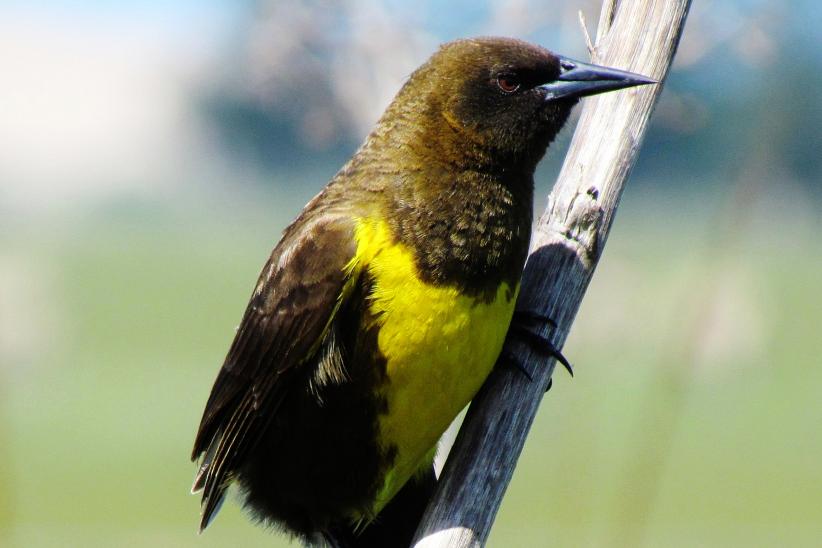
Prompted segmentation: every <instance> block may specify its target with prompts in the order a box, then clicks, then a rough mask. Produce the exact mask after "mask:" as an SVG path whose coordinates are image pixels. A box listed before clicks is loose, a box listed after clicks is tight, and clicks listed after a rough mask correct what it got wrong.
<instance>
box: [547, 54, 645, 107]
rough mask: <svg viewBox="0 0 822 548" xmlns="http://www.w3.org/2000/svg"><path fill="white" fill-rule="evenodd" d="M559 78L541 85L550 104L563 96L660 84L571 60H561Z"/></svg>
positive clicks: (624, 72) (642, 77)
mask: <svg viewBox="0 0 822 548" xmlns="http://www.w3.org/2000/svg"><path fill="white" fill-rule="evenodd" d="M559 65H560V71H561V72H560V73H559V77H558V78H557V79H556V80H555V81H553V82H550V83H548V84H545V85H543V86H540V87H541V88H542V89H544V90H545V91H546V92H547V94H546V96H545V100H546V101H553V100H554V99H560V98H563V97H586V96H588V95H596V94H597V93H603V92H605V91H613V90H615V89H622V88H629V87H632V86H644V85H646V84H657V83H658V82H657V81H656V80H653V79H651V78H648V77H645V76H641V75H639V74H634V73H633V72H627V71H624V70H617V69H613V68H609V67H601V66H599V65H589V64H588V63H582V62H580V61H574V60H572V59H568V58H567V57H560V58H559Z"/></svg>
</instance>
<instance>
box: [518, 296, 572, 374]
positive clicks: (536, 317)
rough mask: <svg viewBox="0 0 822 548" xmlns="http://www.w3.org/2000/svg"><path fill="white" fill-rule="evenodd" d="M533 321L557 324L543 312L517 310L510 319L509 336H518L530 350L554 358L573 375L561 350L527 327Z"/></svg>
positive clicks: (554, 325)
mask: <svg viewBox="0 0 822 548" xmlns="http://www.w3.org/2000/svg"><path fill="white" fill-rule="evenodd" d="M535 322H543V323H547V324H549V325H551V326H553V327H556V325H557V324H556V322H555V321H554V320H552V319H551V318H549V317H548V316H545V315H544V314H540V313H539V312H534V311H533V310H517V311H515V312H514V317H513V318H512V319H511V326H510V327H509V328H508V335H509V336H510V337H519V338H520V340H521V341H523V342H525V343H527V344H528V345H529V346H530V347H531V349H532V350H535V351H537V352H539V353H541V354H543V355H547V356H551V357H553V358H555V359H556V360H557V361H558V362H559V363H561V364H562V366H563V367H565V370H566V371H568V373H569V374H570V375H571V376H572V377H573V376H574V368H573V367H572V366H571V363H570V362H569V361H568V360H567V359H566V358H565V356H563V355H562V352H560V351H559V350H558V349H557V348H556V347H555V346H554V345H553V344H552V343H551V341H550V340H548V338H546V337H544V336H543V335H540V334H539V333H537V332H535V331H532V330H531V329H530V328H529V326H528V324H534V323H535ZM520 368H521V366H520Z"/></svg>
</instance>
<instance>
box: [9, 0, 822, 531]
mask: <svg viewBox="0 0 822 548" xmlns="http://www.w3.org/2000/svg"><path fill="white" fill-rule="evenodd" d="M579 9H582V10H584V11H585V13H586V15H587V17H588V20H589V21H590V25H591V26H592V27H593V26H595V25H594V23H595V21H596V15H597V14H598V2H593V1H580V2H573V3H571V2H544V1H543V2H537V1H530V0H496V1H487V2H463V1H460V2H453V3H449V4H448V6H446V7H443V6H442V5H439V4H437V3H435V2H433V1H428V0H423V1H421V2H420V1H418V2H409V1H407V0H393V1H389V2H376V1H369V0H349V1H345V2H335V3H329V2H320V1H315V2H286V1H279V2H278V1H273V0H271V1H264V0H263V1H256V2H252V1H246V2H228V1H221V2H205V3H200V2H193V1H191V0H188V1H182V2H175V3H162V2H157V1H148V2H136V1H133V0H128V1H124V2H119V3H112V2H104V1H102V0H98V1H87V2H80V3H68V2H60V1H57V0H52V1H47V2H39V3H24V2H18V1H10V2H5V3H3V4H2V6H0V59H2V61H3V62H2V63H0V66H3V67H4V68H3V70H2V74H0V82H2V86H0V546H4V547H6V546H10V547H37V546H200V547H206V546H285V545H287V544H288V541H287V539H286V538H285V537H283V536H282V535H279V534H277V533H274V532H271V531H266V530H263V529H261V528H259V527H254V526H252V525H251V524H250V523H249V522H248V520H247V519H246V518H245V516H244V515H243V514H242V512H241V511H240V510H239V508H238V506H237V504H236V503H235V502H234V501H230V502H228V503H227V504H226V505H225V506H224V508H223V510H222V511H221V513H220V515H219V517H218V519H217V520H216V521H215V522H214V524H213V525H212V526H211V527H210V528H209V529H208V530H207V532H206V533H205V534H203V535H202V536H198V535H197V534H196V528H197V522H198V514H199V504H198V500H197V499H196V498H195V497H192V496H190V495H189V494H188V489H189V487H190V482H191V479H192V477H193V473H194V471H195V467H194V465H193V464H191V463H190V462H189V461H188V454H189V451H190V449H191V444H192V441H193V436H194V432H195V429H196V427H197V424H198V420H199V416H200V413H201V411H202V406H203V405H204V402H205V399H206V397H207V394H208V391H209V389H210V385H211V382H212V381H213V378H214V375H215V374H216V371H217V369H218V368H219V366H220V363H221V360H222V358H223V356H224V353H225V351H226V350H227V348H228V345H229V344H230V341H231V338H232V336H233V332H234V328H235V326H236V325H237V322H238V321H239V318H240V314H241V313H242V310H243V308H244V306H245V303H246V300H247V298H248V296H249V294H250V292H251V289H252V286H253V283H254V281H255V279H256V276H257V273H258V271H259V268H260V267H261V266H262V264H263V262H264V260H265V258H266V256H267V254H268V252H269V250H270V248H271V247H272V246H273V244H274V243H275V242H276V240H277V239H278V235H279V233H280V231H281V230H282V228H283V227H284V226H285V224H286V223H287V222H288V221H289V220H290V219H291V218H293V216H294V215H296V213H297V212H298V211H299V209H300V207H301V206H302V205H303V204H304V203H305V202H306V201H307V200H308V199H309V198H310V197H311V196H312V195H313V194H314V193H316V192H317V191H318V190H319V189H320V188H321V187H322V185H323V184H324V183H325V182H326V181H327V180H328V178H329V177H330V176H331V175H332V174H333V173H334V171H335V170H336V169H337V168H338V167H339V166H340V164H341V163H342V162H343V161H344V160H345V158H347V157H348V156H349V155H350V154H351V153H352V152H353V150H354V149H355V148H356V146H357V144H358V142H359V141H360V140H361V139H362V137H363V136H364V134H365V132H366V131H367V130H368V128H369V127H370V126H371V125H372V124H373V122H374V120H375V119H376V117H377V116H378V115H379V113H380V112H381V110H382V109H383V108H384V106H385V105H386V103H387V102H388V101H389V100H390V98H391V96H392V95H393V93H394V92H395V91H396V89H397V88H398V86H399V85H400V84H401V82H402V80H403V78H404V77H406V76H407V75H408V74H409V73H410V72H411V71H412V70H413V69H414V68H415V67H416V66H417V65H418V64H419V63H421V62H422V61H423V60H424V59H425V58H426V57H427V56H428V55H430V53H431V52H432V51H433V50H434V49H435V48H436V45H437V44H438V43H440V42H442V41H446V40H449V39H452V38H456V37H460V36H471V35H479V34H499V35H510V36H517V37H520V38H524V39H528V40H531V41H534V42H538V43H541V44H544V45H546V46H548V47H551V48H553V49H556V50H557V51H561V52H563V53H565V54H568V55H571V56H576V57H579V58H582V57H584V56H585V51H584V40H583V38H582V33H581V31H580V29H579V25H578V22H577V14H576V12H577V10H579ZM821 18H822V8H820V7H819V5H818V4H816V3H814V2H811V1H810V0H802V1H797V2H792V3H790V5H788V4H787V3H784V2H777V1H767V0H733V1H728V2H723V3H721V4H719V3H706V2H695V3H694V7H693V11H692V14H691V18H690V20H689V22H688V28H687V31H686V34H685V37H684V39H683V42H682V44H681V48H680V53H679V56H678V59H677V62H676V64H675V67H674V72H673V74H672V76H671V78H670V80H669V82H668V84H667V86H666V89H665V92H664V95H663V98H662V100H661V102H660V104H659V107H658V109H657V112H656V113H655V117H654V121H653V128H652V130H651V132H650V133H649V135H648V138H647V139H646V143H645V146H644V148H643V151H642V155H641V158H640V162H639V164H638V165H637V167H636V169H635V170H634V173H633V176H632V180H631V181H630V184H629V186H628V190H627V192H626V195H625V197H624V200H623V204H622V206H621V209H620V212H619V215H618V217H617V222H616V224H615V226H614V230H613V232H612V236H611V238H610V241H609V244H608V248H607V251H606V253H605V255H604V257H603V260H602V262H601V264H600V267H599V270H598V272H597V274H596V276H595V278H594V281H593V283H592V285H591V287H590V290H589V293H588V295H587V297H586V300H585V302H584V303H583V307H582V309H581V311H580V314H579V316H578V318H577V321H576V323H575V325H574V328H573V331H572V334H571V338H570V340H569V341H568V344H567V345H566V348H565V354H566V355H568V356H569V357H570V358H571V359H572V361H573V362H574V364H575V366H576V370H577V376H576V378H575V379H573V380H569V379H568V378H567V376H565V375H562V374H558V375H557V378H556V379H555V383H554V388H553V390H552V391H551V392H550V393H549V395H548V396H547V397H546V398H545V400H544V402H543V405H542V408H541V411H540V414H539V416H538V418H537V422H536V423H535V425H534V428H533V430H532V432H531V436H530V438H529V441H528V443H527V445H526V448H525V451H524V453H523V456H522V458H521V460H520V463H519V466H518V468H517V471H516V473H515V476H514V480H513V482H512V484H511V486H510V488H509V490H508V493H507V495H506V498H505V500H504V502H503V505H502V509H501V511H500V515H499V518H498V520H497V523H496V525H495V528H494V530H493V533H492V536H491V539H490V542H489V544H490V545H491V546H666V547H667V546H674V547H676V546H774V545H782V546H818V545H819V543H820V539H822V399H821V398H820V395H819V394H820V389H819V387H820V386H822V367H819V366H820V365H822V363H820V362H822V359H820V356H822V337H820V325H822V289H820V285H821V284H820V282H822V243H820V239H819V238H818V234H819V233H820V230H821V229H822V218H821V216H820V213H819V212H820V207H822V195H820V173H822V146H821V145H820V138H819V127H820V125H822V109H820V108H819V100H818V95H819V89H820V85H822V76H820V75H822V47H820V46H822V34H820V33H819V31H818V29H819V26H820V24H821V23H822V20H820V19H821ZM570 133H571V131H570V130H566V131H565V132H564V133H563V135H562V136H561V137H560V139H559V141H558V143H557V144H556V145H555V146H554V147H553V148H552V151H551V152H550V153H549V158H547V159H546V161H545V162H544V163H543V166H542V168H541V170H540V173H539V175H538V180H539V183H538V185H539V191H538V194H539V195H540V196H544V195H545V194H546V193H547V191H548V189H549V188H550V185H551V183H552V182H553V178H554V176H555V174H556V171H557V168H558V166H559V163H560V162H561V159H562V155H563V152H564V147H565V146H566V145H567V142H568V139H569V136H570ZM543 205H544V198H543V199H542V200H541V201H540V203H538V204H537V206H536V207H537V208H538V210H539V211H541V209H542V207H543Z"/></svg>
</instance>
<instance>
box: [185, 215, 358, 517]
mask: <svg viewBox="0 0 822 548" xmlns="http://www.w3.org/2000/svg"><path fill="white" fill-rule="evenodd" d="M312 217H313V218H312ZM355 252H356V242H355V240H354V231H353V223H352V221H351V219H350V218H348V217H342V216H333V217H332V216H331V215H330V214H326V215H324V216H319V215H313V216H310V215H308V216H307V215H306V214H304V215H303V216H302V217H301V218H300V219H298V220H297V221H296V222H295V223H294V224H293V225H292V226H291V227H289V228H288V229H287V230H286V233H285V235H284V236H283V239H282V240H281V241H280V243H279V244H277V246H276V247H275V248H274V251H273V252H272V254H271V258H269V260H268V262H267V263H266V265H265V267H264V268H263V271H262V273H261V274H260V279H259V281H258V282H257V287H256V289H255V291H254V294H253V295H252V297H251V300H250V302H249V303H248V308H246V311H245V314H244V315H243V319H242V322H241V323H240V327H239V329H238V330H237V335H236V336H235V338H234V342H233V343H232V345H231V348H230V349H229V351H228V355H227V356H226V359H225V363H224V364H223V367H222V369H221V370H220V373H219V374H218V375H217V380H216V381H215V382H214V387H213V388H212V389H211V395H210V396H209V398H208V403H206V407H205V411H204V412H203V418H202V421H201V423H200V428H199V431H198V432H197V439H196V440H195V442H194V451H193V454H192V460H196V459H198V458H199V457H200V456H201V455H204V456H203V460H202V464H201V466H200V470H199V472H198V474H197V477H196V478H195V480H194V487H193V488H192V492H197V491H199V490H201V489H202V490H203V499H202V512H203V518H202V522H201V524H200V528H201V530H202V529H203V528H205V527H206V525H208V522H209V521H210V519H211V517H212V516H213V514H214V513H215V511H216V510H217V509H218V508H219V505H220V503H221V502H222V499H223V496H224V492H225V489H226V487H227V486H228V484H229V483H230V481H231V473H232V472H233V470H234V469H235V468H236V467H237V466H239V465H240V464H241V463H242V462H243V460H244V458H245V455H246V454H247V452H248V451H249V450H251V449H252V448H253V445H254V443H255V442H256V441H257V440H258V439H259V436H260V435H261V434H262V432H263V430H264V429H265V427H266V425H267V424H268V421H269V420H270V419H271V417H272V416H273V415H274V414H275V413H276V412H277V409H278V407H279V405H280V403H281V401H282V399H283V395H284V393H285V391H286V390H288V388H289V383H288V382H287V380H288V378H289V377H290V376H291V375H292V374H293V372H294V371H296V370H298V369H299V366H300V365H301V364H303V363H305V362H306V361H308V360H309V359H310V358H311V356H312V355H313V354H314V353H315V352H316V351H317V349H318V347H319V344H320V342H321V340H322V338H323V336H324V334H325V332H326V330H327V328H328V325H329V323H330V321H331V319H332V318H333V315H334V313H335V312H336V310H337V309H338V308H339V305H340V303H341V302H342V300H343V299H344V297H345V296H344V293H345V291H346V289H347V288H348V287H351V286H352V285H353V284H351V283H349V282H351V281H353V280H352V279H351V278H352V275H351V269H350V268H348V266H349V264H350V262H351V260H352V258H353V257H354V254H355Z"/></svg>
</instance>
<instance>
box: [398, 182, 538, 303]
mask: <svg viewBox="0 0 822 548" xmlns="http://www.w3.org/2000/svg"><path fill="white" fill-rule="evenodd" d="M453 185H454V186H455V187H463V188H460V190H459V192H450V193H449V192H447V191H443V190H442V189H439V192H436V193H431V194H428V197H427V198H426V197H423V198H422V199H420V198H419V196H420V195H421V194H423V193H422V192H421V191H419V189H418V191H417V192H415V193H413V194H411V195H410V196H409V195H407V194H405V195H403V193H398V194H400V195H399V199H397V200H396V202H395V203H394V204H393V208H392V209H391V213H390V217H389V219H390V225H391V228H392V230H393V232H394V234H395V236H396V237H397V240H398V241H400V242H401V243H403V244H405V245H407V246H409V247H410V248H411V249H412V250H413V253H414V257H415V262H416V265H417V270H418V273H419V275H420V277H421V278H422V279H423V280H424V281H426V282H428V283H431V284H434V285H450V286H455V287H458V288H459V289H460V290H461V291H462V292H464V293H466V294H468V295H471V296H475V297H477V298H480V299H482V300H484V301H486V302H489V301H491V300H493V299H494V298H496V295H497V289H498V287H499V285H500V284H501V283H503V282H506V283H507V284H508V285H509V287H511V288H512V289H513V288H514V286H515V285H516V284H517V283H518V282H519V279H520V276H521V274H522V268H523V266H524V264H525V257H526V254H527V251H528V242H529V239H530V232H531V219H532V203H531V200H532V198H531V183H530V181H528V182H527V184H526V185H523V186H525V187H526V188H525V190H517V191H512V190H511V189H510V188H509V187H507V186H505V185H501V184H500V183H498V182H496V181H493V180H489V179H488V178H484V177H483V176H482V175H479V174H475V173H468V174H465V175H463V176H462V178H461V179H459V180H457V181H456V182H454V183H453ZM464 187H468V188H469V191H466V189H465V188H464ZM421 200H425V201H424V202H422V201H421Z"/></svg>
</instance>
